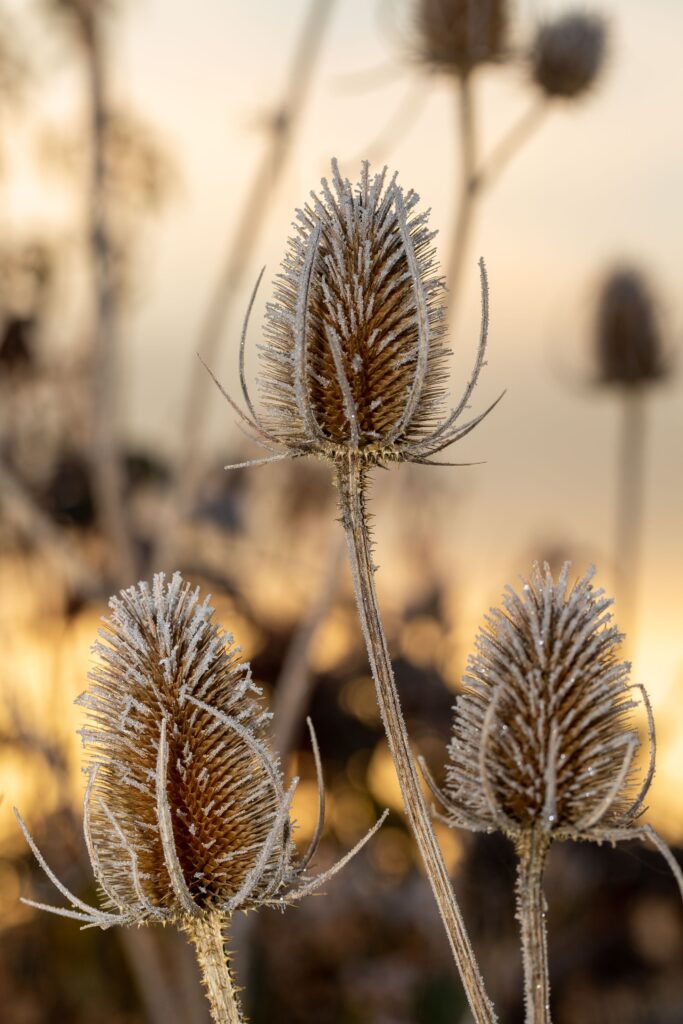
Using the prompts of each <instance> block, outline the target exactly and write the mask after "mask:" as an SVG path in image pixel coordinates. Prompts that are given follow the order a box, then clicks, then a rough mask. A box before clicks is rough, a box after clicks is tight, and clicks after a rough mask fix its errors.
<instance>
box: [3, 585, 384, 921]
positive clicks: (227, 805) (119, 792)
mask: <svg viewBox="0 0 683 1024" xmlns="http://www.w3.org/2000/svg"><path fill="white" fill-rule="evenodd" d="M110 608H111V615H110V616H109V618H108V619H106V620H105V622H104V626H103V628H102V629H101V630H100V641H99V642H98V643H97V644H96V645H95V648H94V651H95V653H96V654H97V655H98V656H99V659H100V661H99V664H98V665H97V667H96V668H94V669H93V671H92V672H91V673H90V681H91V685H90V688H89V689H88V690H87V691H86V692H85V693H84V694H82V695H81V697H80V698H79V703H80V704H81V705H82V706H83V707H85V708H86V709H87V713H88V722H87V724H86V726H85V727H84V728H83V729H82V730H81V735H82V738H83V742H84V745H85V748H86V750H87V752H88V763H87V766H86V769H85V771H86V773H87V775H88V785H87V789H86V794H85V802H84V833H85V839H86V843H87V847H88V852H89V854H90V859H91V862H92V866H93V870H94V873H95V877H96V879H97V881H98V883H99V886H100V889H101V891H102V895H103V898H104V904H105V906H104V909H102V910H100V909H95V908H92V907H89V906H88V905H87V904H85V903H83V902H82V901H81V900H79V899H78V898H77V897H76V896H74V895H73V894H72V893H70V892H69V891H68V890H67V889H66V888H65V887H64V886H63V885H62V884H61V883H60V882H59V880H58V879H57V878H56V876H54V874H53V873H52V872H51V871H50V869H49V868H48V866H47V864H46V863H45V861H44V859H43V857H42V855H41V854H40V852H39V850H38V849H37V847H36V845H35V843H34V842H33V840H32V838H31V836H30V835H29V833H28V830H27V829H26V826H25V825H24V823H23V821H22V820H21V818H19V821H20V824H21V827H22V829H23V831H24V834H25V836H26V838H27V840H28V842H29V844H30V845H31V848H32V849H33V851H34V853H35V855H36V857H37V859H38V861H39V863H40V864H41V866H42V867H43V869H44V870H45V871H46V873H47V874H48V876H49V877H50V879H51V881H52V882H53V883H54V884H55V885H56V886H57V888H58V889H59V890H60V891H61V892H62V893H63V894H64V895H65V896H66V897H67V899H68V900H69V901H70V903H71V907H72V909H66V908H60V907H51V906H47V907H46V906H44V905H43V904H36V903H32V902H31V901H28V900H27V901H25V902H27V903H29V904H30V905H32V906H37V907H39V909H45V910H50V911H53V912H54V913H59V914H63V915H65V916H67V917H72V918H75V919H77V920H80V921H83V922H85V923H86V924H90V925H99V926H100V927H102V928H107V927H110V926H111V925H113V924H133V923H135V924H142V923H150V922H154V921H159V922H164V923H165V922H173V923H175V924H177V925H178V926H180V927H182V928H184V929H185V930H187V931H189V932H190V933H193V932H194V930H195V926H196V924H197V922H198V921H201V920H206V921H208V920H214V919H215V918H216V916H218V918H219V919H227V918H228V917H229V916H230V915H231V914H232V913H233V912H234V911H235V910H238V909H241V910H249V909H254V908H257V907H259V906H262V905H264V904H266V905H267V904H272V905H278V906H279V905H284V904H285V903H287V902H291V901H292V900H295V899H297V898H298V897H300V896H302V895H304V894H305V893H307V892H309V891H312V890H313V889H315V888H317V887H318V886H319V885H320V884H322V882H323V881H325V879H326V878H329V877H330V876H331V874H333V873H335V872H336V870H338V869H339V868H340V867H341V866H342V864H343V863H346V861H347V860H348V856H349V855H347V856H346V857H345V858H344V859H343V860H342V861H340V862H339V864H338V865H336V866H335V867H334V868H333V869H331V871H329V872H327V873H326V874H325V875H323V876H319V877H317V878H311V879H307V880H306V879H304V878H303V873H304V871H305V870H306V868H307V866H308V863H309V861H310V859H311V857H312V855H313V853H314V852H315V848H316V846H317V841H318V839H319V836H320V829H321V827H322V790H321V817H320V821H319V827H318V829H317V830H316V833H315V836H314V840H313V842H312V844H311V846H310V848H309V850H308V851H307V853H306V854H305V855H304V856H303V857H302V858H298V857H297V855H296V849H295V846H294V843H293V842H292V838H291V831H292V830H291V823H290V817H289V809H290V805H291V801H292V796H293V793H294V789H295V787H296V783H297V780H296V779H295V780H293V782H292V783H291V785H290V787H289V789H288V790H287V791H285V788H284V784H283V779H282V773H281V771H280V767H279V765H278V762H277V759H276V758H275V757H274V756H273V755H272V754H271V753H270V751H269V749H268V743H267V723H268V720H269V718H270V714H269V712H267V711H266V710H264V708H263V705H262V702H261V700H260V690H259V689H258V688H257V687H256V686H255V685H254V683H253V682H252V679H251V671H250V669H249V665H248V664H246V663H245V662H242V661H241V660H240V657H239V648H237V647H235V646H234V643H233V639H232V637H231V636H230V635H229V634H226V633H225V632H224V631H223V630H222V629H221V627H220V626H218V625H216V624H215V623H214V622H213V621H212V614H213V609H212V608H211V607H210V605H209V603H208V599H207V600H205V601H203V602H202V603H200V602H199V596H198V591H197V590H193V589H192V588H191V587H190V585H189V583H184V582H183V580H182V578H181V576H180V574H179V573H176V574H175V575H174V576H173V579H172V580H171V581H170V582H169V583H166V581H165V579H164V576H163V574H159V575H157V576H155V577H154V582H153V585H152V587H151V588H150V587H149V586H148V585H147V584H145V583H140V584H138V586H136V587H131V588H129V589H128V590H124V591H122V592H121V594H120V596H119V597H115V598H112V599H111V601H110ZM311 738H312V742H313V749H314V755H315V759H316V765H317V766H318V769H319V768H320V759H319V755H318V751H317V744H316V742H315V735H314V734H313V732H311ZM319 779H320V773H319ZM373 831H374V830H373ZM352 852H355V850H354V851H352Z"/></svg>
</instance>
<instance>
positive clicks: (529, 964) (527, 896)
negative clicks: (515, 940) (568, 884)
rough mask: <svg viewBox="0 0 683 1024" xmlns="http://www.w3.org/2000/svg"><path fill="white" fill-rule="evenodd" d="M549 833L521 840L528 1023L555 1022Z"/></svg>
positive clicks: (521, 912) (519, 890)
mask: <svg viewBox="0 0 683 1024" xmlns="http://www.w3.org/2000/svg"><path fill="white" fill-rule="evenodd" d="M548 846H549V842H548V837H547V834H546V833H544V832H540V831H536V830H534V831H532V832H530V833H528V834H527V835H525V836H524V838H523V839H521V840H519V841H518V843H517V856H518V858H519V862H518V865H517V885H516V889H515V892H516V896H517V920H518V921H519V929H520V933H521V939H522V962H523V965H524V1006H525V1009H526V1013H525V1022H526V1024H551V1020H550V979H549V977H548V940H547V935H546V924H545V917H546V910H547V906H546V901H545V896H544V895H543V885H542V883H543V870H544V868H545V861H546V856H547V853H548Z"/></svg>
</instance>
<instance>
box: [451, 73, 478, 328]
mask: <svg viewBox="0 0 683 1024" xmlns="http://www.w3.org/2000/svg"><path fill="white" fill-rule="evenodd" d="M457 99H458V110H459V115H460V124H459V128H460V132H459V137H460V199H459V202H458V207H457V213H456V216H455V226H454V229H453V242H452V248H451V258H450V263H449V265H448V290H449V292H450V303H451V312H453V311H454V310H456V309H457V301H458V296H459V291H460V283H461V280H462V269H463V265H464V260H465V253H466V251H467V246H468V243H469V240H470V234H471V231H472V221H473V217H474V206H475V202H476V193H477V188H476V172H477V143H476V133H475V118H474V108H473V102H472V77H471V73H470V72H467V71H466V72H463V73H462V74H460V75H458V78H457Z"/></svg>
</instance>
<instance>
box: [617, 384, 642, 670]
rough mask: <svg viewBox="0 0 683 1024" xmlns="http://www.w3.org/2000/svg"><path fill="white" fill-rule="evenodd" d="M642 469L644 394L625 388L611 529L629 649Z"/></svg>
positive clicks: (633, 616)
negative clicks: (615, 499) (614, 510)
mask: <svg viewBox="0 0 683 1024" xmlns="http://www.w3.org/2000/svg"><path fill="white" fill-rule="evenodd" d="M644 469H645V396H644V395H643V392H642V389H641V388H629V389H626V390H625V391H624V394H623V397H622V420H621V433H620V438H619V456H618V484H617V487H618V491H617V521H616V530H615V538H614V539H615V542H616V554H615V565H616V569H617V594H618V599H619V605H620V611H619V621H620V623H621V624H622V628H623V629H624V631H625V633H626V635H627V638H628V641H629V646H630V649H631V651H633V646H634V644H633V640H634V633H635V624H636V617H637V616H636V612H637V609H636V596H637V591H638V572H639V567H640V538H641V523H642V516H643V477H644Z"/></svg>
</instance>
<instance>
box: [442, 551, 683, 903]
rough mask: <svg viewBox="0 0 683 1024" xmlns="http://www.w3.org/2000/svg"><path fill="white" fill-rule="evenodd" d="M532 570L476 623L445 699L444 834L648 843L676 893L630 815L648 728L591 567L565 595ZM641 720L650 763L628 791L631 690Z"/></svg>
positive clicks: (563, 577) (632, 751)
mask: <svg viewBox="0 0 683 1024" xmlns="http://www.w3.org/2000/svg"><path fill="white" fill-rule="evenodd" d="M569 571H570V564H569V563H568V562H567V563H565V565H564V567H563V569H562V572H561V573H560V576H559V578H558V580H557V582H555V581H554V580H553V577H552V575H551V573H550V569H549V568H548V566H547V565H546V566H545V569H544V571H541V570H540V568H539V567H538V565H536V566H534V569H533V572H532V574H531V577H530V579H529V581H528V582H527V583H525V584H524V587H523V590H522V593H521V595H520V594H517V593H516V592H515V591H514V590H513V589H512V588H511V587H508V588H507V591H506V594H505V597H504V599H503V608H502V609H495V610H493V611H492V612H491V614H490V615H489V616H488V617H487V619H486V625H485V626H484V627H483V628H482V629H481V630H480V632H479V635H478V637H477V640H476V644H475V654H474V655H472V656H471V657H470V659H469V663H468V671H467V674H466V675H465V678H464V683H465V692H464V693H463V694H462V695H461V696H459V697H458V698H457V700H456V704H455V708H454V712H455V717H454V723H453V736H452V740H451V744H450V746H449V755H450V761H449V763H448V766H447V777H446V785H445V787H444V790H443V792H439V791H438V790H436V789H435V792H436V793H437V794H438V797H439V799H440V800H441V802H442V804H443V806H444V807H445V809H446V818H447V821H448V823H449V824H450V825H452V826H462V827H465V828H468V829H471V830H474V831H492V830H495V829H499V830H501V831H502V832H504V833H505V834H506V835H508V836H509V837H510V838H511V839H513V840H514V841H515V842H516V843H517V844H519V843H520V842H522V841H523V840H524V839H525V837H526V836H528V835H529V834H530V833H532V832H533V833H535V834H539V833H541V834H543V835H545V837H546V839H547V841H550V840H553V839H558V840H562V839H586V840H597V841H602V840H609V841H616V840H619V839H629V838H635V837H636V836H641V837H644V836H647V837H649V838H650V839H651V840H652V841H653V842H655V844H656V845H658V846H659V848H660V849H662V851H663V852H664V851H666V852H665V856H666V857H667V860H669V863H670V864H671V865H672V868H673V869H674V872H675V874H676V878H677V881H678V883H679V886H681V887H682V889H681V891H682V893H683V875H681V871H680V868H678V866H677V865H676V862H675V861H674V860H673V857H672V855H671V854H670V853H669V851H668V850H666V847H664V846H663V843H662V841H661V840H660V839H659V837H657V836H656V835H655V834H654V833H653V832H652V830H651V829H650V828H649V827H648V826H646V825H640V824H639V823H638V819H639V818H640V816H641V815H642V813H643V810H644V807H643V801H644V799H645V796H646V794H647V791H648V789H649V787H650V783H651V782H652V778H653V775H654V753H655V751H654V742H655V735H654V723H653V719H652V714H651V709H650V704H649V701H648V698H647V694H646V692H645V689H644V688H643V687H642V686H634V685H632V684H630V683H629V670H630V665H629V664H628V662H624V661H620V660H619V645H620V642H621V640H622V635H621V634H620V633H619V631H618V629H617V627H616V626H615V625H614V624H613V623H612V618H611V614H610V612H609V608H610V606H611V605H612V601H611V599H609V598H607V597H605V595H604V592H603V591H602V590H595V589H594V588H593V585H592V582H591V580H592V577H593V570H591V571H589V572H588V573H587V574H586V575H585V576H584V577H583V578H582V579H580V580H578V581H577V582H576V583H575V584H574V586H573V587H571V588H570V587H569ZM636 690H637V691H638V692H639V693H640V695H641V698H642V701H643V703H644V705H645V709H646V711H647V715H648V722H649V734H650V764H649V768H648V770H647V773H646V776H645V779H644V780H643V782H642V784H641V786H640V789H639V791H638V792H635V790H634V787H635V784H636V778H635V769H634V759H635V755H636V753H637V751H638V749H639V746H640V741H639V739H638V733H637V731H636V728H635V723H634V721H633V709H634V708H635V707H637V706H638V704H637V701H635V700H634V699H633V695H634V692H635V691H636Z"/></svg>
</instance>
